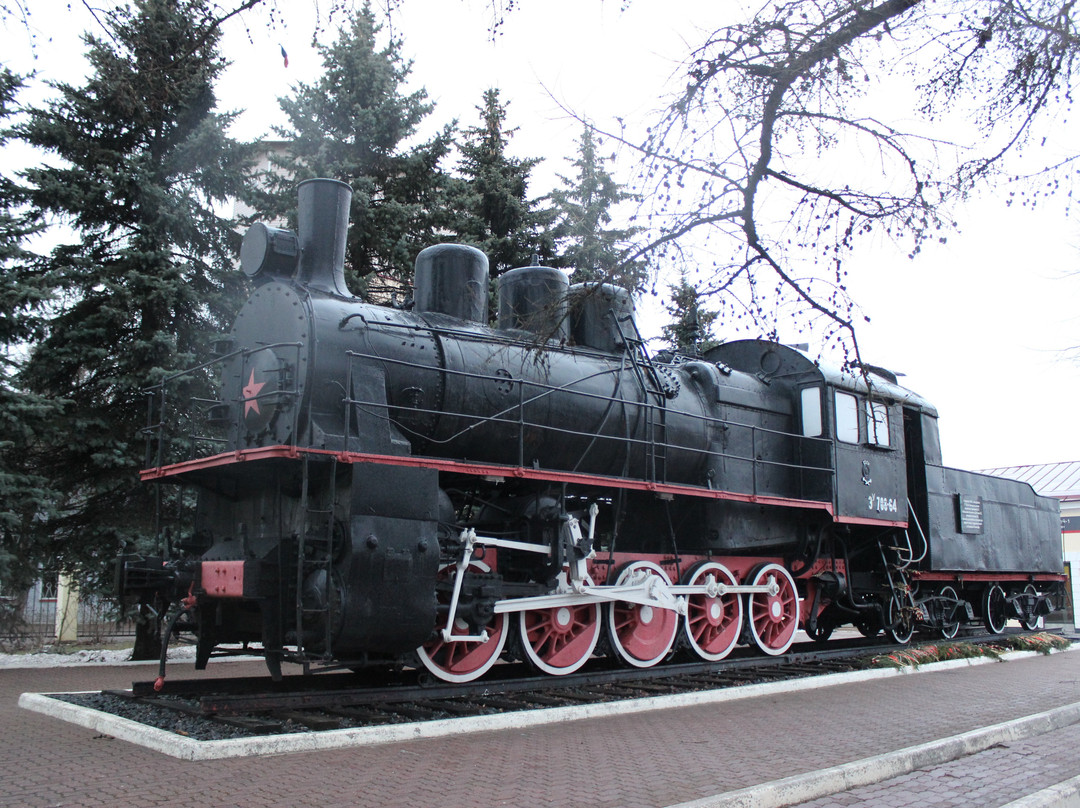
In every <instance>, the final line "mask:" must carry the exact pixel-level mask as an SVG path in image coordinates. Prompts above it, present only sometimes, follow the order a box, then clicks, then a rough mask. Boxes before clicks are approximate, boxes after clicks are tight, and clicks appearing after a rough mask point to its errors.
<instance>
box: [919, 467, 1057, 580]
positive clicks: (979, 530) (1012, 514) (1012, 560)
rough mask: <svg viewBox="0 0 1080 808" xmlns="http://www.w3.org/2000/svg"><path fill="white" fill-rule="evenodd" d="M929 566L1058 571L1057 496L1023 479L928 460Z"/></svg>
mask: <svg viewBox="0 0 1080 808" xmlns="http://www.w3.org/2000/svg"><path fill="white" fill-rule="evenodd" d="M926 482H927V489H928V491H927V495H928V496H927V500H928V507H929V522H930V526H929V532H930V559H929V561H930V566H931V567H932V568H933V569H949V570H964V571H989V570H1000V571H1027V572H1061V571H1062V560H1061V533H1060V530H1059V527H1058V526H1059V524H1060V515H1059V511H1058V503H1057V500H1054V499H1050V498H1048V497H1040V496H1037V495H1036V494H1035V492H1034V491H1033V490H1032V488H1031V486H1030V485H1028V484H1027V483H1020V482H1016V481H1015V480H1006V479H1002V478H1000V477H990V476H987V475H984V474H975V473H973V472H969V471H960V470H958V469H951V468H945V467H942V466H929V465H928V466H927V468H926Z"/></svg>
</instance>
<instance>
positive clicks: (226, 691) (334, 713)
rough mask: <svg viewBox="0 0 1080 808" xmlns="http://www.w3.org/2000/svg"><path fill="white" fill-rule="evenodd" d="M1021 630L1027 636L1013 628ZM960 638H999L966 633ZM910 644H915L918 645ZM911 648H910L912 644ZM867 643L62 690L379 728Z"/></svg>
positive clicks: (170, 708) (90, 701)
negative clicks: (552, 672)
mask: <svg viewBox="0 0 1080 808" xmlns="http://www.w3.org/2000/svg"><path fill="white" fill-rule="evenodd" d="M1016 633H1017V634H1019V633H1025V632H1016ZM963 639H964V641H965V642H968V643H974V644H982V643H993V642H995V641H1000V640H1001V636H1000V635H992V634H985V635H983V634H972V635H968V636H965V637H964V638H963ZM915 645H917V644H915ZM913 647H914V646H913ZM898 648H899V647H898V646H896V645H895V644H881V643H880V640H874V639H851V640H842V641H834V642H832V643H830V644H829V645H828V646H819V645H815V644H814V643H804V644H800V645H795V646H792V650H791V651H789V652H788V653H786V654H783V655H780V656H776V657H762V656H760V655H758V654H754V653H752V651H751V650H750V649H747V652H746V654H745V655H741V656H740V655H737V654H734V655H732V657H729V658H727V659H725V660H723V661H722V662H715V663H703V662H700V661H698V662H686V663H675V664H669V665H664V666H663V667H661V668H651V669H640V668H622V667H614V666H612V665H611V664H610V662H608V661H605V660H599V659H598V660H595V662H594V664H593V665H592V666H587V667H586V668H585V669H583V670H582V671H580V672H577V673H573V674H569V675H567V676H560V677H551V676H537V675H534V674H532V673H531V671H530V670H529V669H528V667H527V666H525V665H524V664H506V665H500V666H498V667H497V668H496V669H494V670H492V671H491V673H490V674H489V676H488V677H487V678H485V679H483V680H481V681H476V682H471V683H467V684H444V683H441V682H438V683H432V682H430V681H428V680H427V679H426V677H423V676H422V675H419V674H418V672H417V671H401V672H388V673H382V674H378V675H376V674H371V673H359V674H354V673H325V674H319V675H317V676H291V677H286V678H285V679H284V680H282V681H281V682H278V683H273V682H269V681H268V680H267V678H266V677H253V678H231V679H200V680H187V681H185V680H172V681H167V682H166V683H165V687H164V688H163V689H162V690H161V691H160V692H156V691H154V688H153V682H135V683H133V685H132V688H131V690H123V691H116V690H110V691H102V692H100V693H89V694H68V695H66V696H64V697H63V698H64V699H65V700H67V701H71V702H73V703H77V704H81V705H83V706H86V707H91V708H93V709H97V710H101V711H104V712H108V713H112V714H115V715H120V716H122V717H125V718H129V719H131V720H135V721H138V722H140V723H143V724H146V725H149V726H156V727H159V728H161V729H166V730H169V731H173V732H178V733H179V734H182V735H185V736H188V737H193V738H196V739H199V740H215V739H221V738H228V737H251V736H259V735H276V734H282V733H291V732H311V731H314V732H319V731H325V730H331V729H345V728H355V727H368V726H379V725H386V724H401V723H412V722H422V721H431V720H439V719H447V718H457V717H466V716H482V715H492V714H498V713H507V712H515V711H522V710H535V709H543V708H549V707H570V706H577V705H587V704H594V703H600V702H610V701H619V700H624V699H639V698H647V697H652V696H666V695H674V694H680V693H688V692H693V691H700V690H718V689H724V688H731V687H738V686H740V685H746V684H756V683H761V682H775V681H784V680H791V679H799V678H804V677H809V676H819V675H823V674H827V673H837V672H843V671H851V670H858V669H861V668H865V667H867V666H868V664H869V659H870V658H872V657H874V656H876V655H880V654H884V653H889V652H891V651H896V650H898Z"/></svg>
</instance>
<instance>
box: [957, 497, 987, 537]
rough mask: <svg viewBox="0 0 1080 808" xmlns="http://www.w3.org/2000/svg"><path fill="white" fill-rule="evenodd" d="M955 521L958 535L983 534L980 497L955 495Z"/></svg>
mask: <svg viewBox="0 0 1080 808" xmlns="http://www.w3.org/2000/svg"><path fill="white" fill-rule="evenodd" d="M956 520H957V524H958V525H959V527H958V530H959V532H960V533H973V534H979V533H982V532H983V504H982V497H973V496H966V495H964V494H957V495H956Z"/></svg>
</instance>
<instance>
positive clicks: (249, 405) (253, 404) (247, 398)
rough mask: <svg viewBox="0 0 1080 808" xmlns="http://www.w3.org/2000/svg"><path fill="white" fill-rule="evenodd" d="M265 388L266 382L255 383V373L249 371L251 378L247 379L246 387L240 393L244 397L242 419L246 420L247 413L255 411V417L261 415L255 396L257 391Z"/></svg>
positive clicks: (257, 393)
mask: <svg viewBox="0 0 1080 808" xmlns="http://www.w3.org/2000/svg"><path fill="white" fill-rule="evenodd" d="M264 387H266V382H259V383H258V384H256V383H255V371H254V370H252V371H251V378H250V379H248V383H247V386H246V387H244V389H243V390H241V391H240V392H241V393H243V395H244V417H245V418H247V416H248V413H249V412H251V411H252V410H255V414H256V415H261V413H260V412H259V401H258V399H256V398H255V396H257V395H259V391H260V390H262V389H263V388H264Z"/></svg>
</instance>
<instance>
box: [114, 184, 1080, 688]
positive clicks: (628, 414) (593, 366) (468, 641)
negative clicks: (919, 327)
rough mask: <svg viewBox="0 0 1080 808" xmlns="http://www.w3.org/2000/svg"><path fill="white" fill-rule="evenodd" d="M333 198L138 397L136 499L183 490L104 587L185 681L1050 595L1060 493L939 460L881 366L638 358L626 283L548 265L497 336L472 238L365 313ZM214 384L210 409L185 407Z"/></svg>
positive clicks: (462, 674)
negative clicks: (240, 663)
mask: <svg viewBox="0 0 1080 808" xmlns="http://www.w3.org/2000/svg"><path fill="white" fill-rule="evenodd" d="M348 193H349V192H348V187H347V186H344V185H343V184H341V183H336V182H334V181H331V180H310V181H307V182H305V183H302V184H301V186H300V209H299V210H300V225H299V228H298V234H293V233H291V232H289V231H283V230H276V229H273V228H267V227H264V226H261V225H256V226H255V227H253V228H252V230H251V231H249V234H248V236H247V237H245V242H244V247H243V249H242V251H241V264H242V267H243V269H244V271H245V272H247V273H248V274H249V276H251V277H252V278H253V280H255V282H256V283H257V284H258V286H257V288H256V289H255V291H254V293H253V294H252V296H251V298H249V300H248V302H247V303H246V304H245V306H244V308H243V309H242V310H241V312H240V314H239V316H238V318H237V321H236V325H235V326H234V330H233V333H232V334H231V335H230V336H229V337H228V338H225V339H223V340H222V341H221V342H220V343H219V346H218V347H219V354H220V355H219V356H218V358H216V359H215V360H212V361H211V362H208V363H206V364H204V365H200V366H199V367H198V368H195V369H194V370H192V371H187V372H185V373H183V374H177V375H176V376H174V377H171V378H170V379H167V380H165V381H164V382H163V383H162V384H161V385H159V386H158V387H157V388H155V389H154V391H153V396H152V397H151V407H150V414H149V421H148V427H147V436H148V454H147V464H146V465H147V468H146V469H145V470H144V471H143V472H142V478H143V479H144V480H146V481H149V482H153V483H157V484H169V483H179V484H181V486H183V488H182V489H181V490H180V491H172V492H171V496H170V495H169V492H167V491H164V490H163V492H162V493H163V496H162V497H161V498H160V500H161V501H162V502H163V503H168V502H172V503H173V504H175V505H176V506H178V513H177V514H176V516H177V517H178V519H175V520H174V519H171V518H166V517H165V515H164V512H163V513H162V517H161V522H160V534H161V536H162V537H163V544H164V545H165V546H166V548H167V552H166V553H165V554H163V555H162V556H161V557H154V558H145V557H127V558H125V559H123V561H122V564H121V568H120V569H121V576H120V581H121V594H122V595H124V596H130V597H134V598H138V599H140V600H142V601H144V602H154V603H155V604H156V608H157V609H158V611H160V612H161V613H164V612H165V610H166V608H168V607H169V606H170V605H171V607H172V609H173V614H174V617H173V621H172V623H171V624H170V626H169V630H168V632H166V637H165V643H166V644H167V642H168V639H169V636H168V635H169V634H170V633H171V632H172V631H173V629H174V628H175V627H176V626H178V625H187V626H188V627H189V628H190V629H191V630H193V631H194V632H195V634H196V636H197V641H198V654H197V659H196V665H197V667H205V665H206V664H207V661H208V660H209V658H210V657H211V655H212V654H213V653H214V652H215V650H216V649H217V648H218V647H219V646H220V645H223V644H227V643H235V642H241V643H245V644H247V643H252V642H254V643H261V645H262V649H263V653H264V655H265V657H266V661H267V665H268V668H269V670H270V673H271V674H272V675H273V676H274V677H279V676H280V675H281V663H282V662H283V661H292V662H298V663H300V664H302V665H303V668H304V670H305V672H308V671H310V670H311V669H312V667H313V666H317V667H336V666H348V667H359V666H363V665H400V664H414V665H417V666H420V667H423V668H425V669H427V670H428V671H429V672H431V673H432V674H433V675H435V676H436V677H438V678H441V679H444V680H447V681H468V680H471V679H475V678H477V677H479V676H482V675H483V674H484V673H486V672H487V671H488V670H490V668H491V667H492V666H493V665H494V664H496V663H497V662H498V661H499V659H500V658H503V657H511V658H520V659H524V660H526V661H528V662H529V663H530V664H531V665H532V666H533V667H535V668H536V669H538V670H540V671H543V672H545V673H548V674H552V675H561V674H565V673H569V672H571V671H573V670H577V669H579V668H580V667H581V666H582V665H584V664H586V663H587V662H588V661H589V659H590V658H592V657H593V656H595V655H598V654H610V655H611V656H613V657H615V658H616V659H617V660H618V661H620V662H621V663H623V664H628V665H634V666H638V667H649V666H652V665H655V664H659V663H660V662H662V661H663V660H664V659H666V658H668V657H669V656H670V655H671V654H673V653H676V652H685V653H689V654H692V655H694V656H696V657H698V658H701V659H705V660H710V661H716V660H720V659H722V658H723V657H725V656H726V655H727V654H729V653H730V652H731V650H732V649H733V648H734V647H735V645H736V644H738V643H740V642H743V643H749V644H752V645H755V646H756V647H758V648H759V649H760V650H761V651H763V652H765V653H767V654H781V653H783V652H784V651H786V650H787V649H788V647H790V645H791V643H792V642H793V640H794V638H795V634H796V631H797V630H798V629H800V628H801V629H804V630H805V631H806V632H807V633H808V634H809V635H810V636H811V637H813V638H814V639H816V640H819V641H825V640H827V639H828V638H829V636H830V634H831V633H832V631H833V630H834V629H835V628H836V627H837V626H839V625H844V624H852V625H855V626H856V627H858V628H859V629H860V630H861V631H863V632H864V633H865V634H873V633H878V632H880V631H886V632H888V633H889V634H890V635H891V637H892V638H893V639H894V640H895V641H897V642H901V643H903V642H907V641H908V640H909V639H910V638H911V636H912V634H913V633H914V631H916V630H925V631H932V632H934V633H938V634H940V635H943V636H945V637H952V636H955V635H956V634H957V632H958V631H959V628H960V625H961V624H962V623H965V622H968V621H973V620H976V619H981V620H982V621H983V622H984V623H985V625H986V626H987V627H988V628H989V629H990V630H991V631H1001V630H1003V629H1004V625H1005V621H1006V620H1007V619H1009V618H1015V619H1019V620H1021V621H1022V622H1023V623H1024V624H1025V625H1028V626H1035V625H1037V624H1038V622H1039V621H1040V620H1041V619H1042V617H1043V616H1045V615H1046V614H1048V613H1050V611H1052V610H1053V608H1054V606H1055V602H1057V601H1058V599H1059V598H1060V597H1061V595H1062V586H1063V582H1064V576H1063V575H1062V561H1061V550H1060V533H1059V532H1057V530H1056V528H1057V524H1058V523H1057V504H1056V502H1055V501H1053V500H1048V499H1046V498H1042V497H1037V496H1036V495H1035V494H1034V492H1033V491H1032V490H1031V488H1030V486H1027V485H1026V484H1022V483H1015V482H1011V481H1006V480H999V479H997V478H990V477H985V476H983V475H977V474H972V473H970V472H962V471H958V470H954V469H948V468H946V467H944V466H943V465H942V464H941V458H940V449H939V447H938V440H937V413H936V411H935V410H934V408H933V407H932V406H931V405H930V404H929V403H928V402H926V401H924V400H923V399H921V398H920V397H918V396H917V395H915V394H914V393H912V392H911V391H909V390H906V389H904V388H903V387H901V386H899V384H898V383H897V379H896V377H895V375H893V374H891V373H889V372H888V371H886V370H884V369H881V368H874V367H869V366H867V367H864V368H862V369H861V372H860V373H858V374H848V373H843V372H841V371H840V370H836V369H830V368H828V367H826V366H823V365H821V364H820V363H818V362H815V361H813V360H811V359H810V358H809V357H808V356H806V355H805V354H803V353H801V352H800V351H798V350H795V349H793V348H790V347H787V346H783V345H779V344H776V343H772V342H767V341H761V340H741V341H737V342H731V343H725V344H723V345H721V346H719V347H718V348H715V349H713V350H712V351H710V352H708V353H707V354H706V355H705V356H702V357H688V356H666V357H664V358H663V360H660V359H653V358H651V357H650V356H649V355H648V354H647V353H646V351H645V350H644V343H643V341H642V339H641V338H640V335H639V334H638V333H637V329H636V326H635V325H634V321H633V310H632V302H631V301H630V300H629V296H628V295H627V294H626V293H625V292H623V291H621V290H618V289H615V288H614V287H608V286H599V287H583V286H580V285H579V286H577V287H569V286H568V283H567V282H566V279H565V276H564V275H562V273H560V272H559V271H558V270H553V269H551V268H547V267H529V268H522V269H519V270H513V271H512V272H510V273H506V274H505V275H504V276H502V277H501V278H500V279H499V287H500V300H499V309H500V311H499V322H498V324H497V325H496V326H495V327H491V326H489V325H488V324H487V313H486V309H487V295H486V289H487V267H486V258H485V257H484V256H483V255H482V254H481V253H479V251H477V250H474V249H473V248H469V247H465V246H461V245H439V246H437V247H434V248H429V249H428V250H426V251H424V252H423V253H421V256H420V258H418V260H417V275H416V277H417V288H416V292H415V305H414V307H413V309H412V310H411V311H406V310H401V309H395V308H389V307H380V306H374V305H369V304H364V303H362V302H360V301H358V300H356V299H355V298H353V297H352V296H351V295H350V294H349V293H348V291H347V289H346V288H345V284H344V278H343V261H344V234H345V231H346V229H347V226H348V221H347V213H348V208H349V205H348ZM209 374H218V375H219V378H220V379H221V395H220V396H218V397H217V398H215V399H214V400H212V401H206V400H188V399H186V398H185V397H184V391H185V389H186V388H187V386H188V384H189V382H190V381H191V379H192V377H193V376H198V377H201V378H206V377H207V376H208V375H209ZM177 409H179V410H180V411H181V412H182V413H183V414H184V418H185V419H186V420H185V423H186V429H185V433H186V434H184V435H180V434H178V433H176V432H175V431H173V430H171V429H170V425H174V424H176V423H178V420H177V419H176V417H175V415H174V413H175V411H176V410H177ZM187 487H191V488H193V489H194V490H195V491H196V492H197V494H198V496H197V500H196V502H195V503H194V507H193V508H192V507H190V506H191V505H192V503H191V502H190V501H189V500H190V497H189V496H188V495H186V494H185V493H183V492H184V491H185V490H187ZM163 653H164V651H163Z"/></svg>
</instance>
